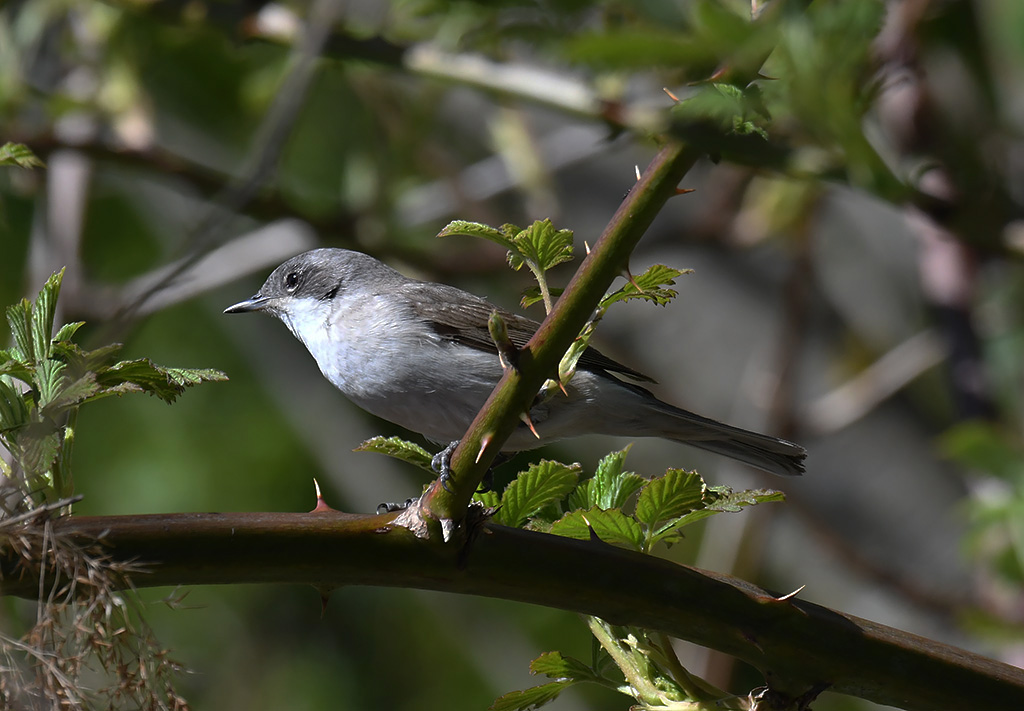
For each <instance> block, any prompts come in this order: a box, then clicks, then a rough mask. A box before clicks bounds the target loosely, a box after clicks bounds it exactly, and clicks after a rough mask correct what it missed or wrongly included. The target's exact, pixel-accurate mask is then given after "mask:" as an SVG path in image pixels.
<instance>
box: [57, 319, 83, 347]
mask: <svg viewBox="0 0 1024 711" xmlns="http://www.w3.org/2000/svg"><path fill="white" fill-rule="evenodd" d="M84 325H85V321H73V322H72V323H66V324H64V325H63V326H61V327H60V329H58V330H57V333H55V334H54V336H53V340H54V341H55V342H59V341H70V340H71V339H72V338H74V335H75V334H76V333H77V332H78V329H80V328H81V327H82V326H84Z"/></svg>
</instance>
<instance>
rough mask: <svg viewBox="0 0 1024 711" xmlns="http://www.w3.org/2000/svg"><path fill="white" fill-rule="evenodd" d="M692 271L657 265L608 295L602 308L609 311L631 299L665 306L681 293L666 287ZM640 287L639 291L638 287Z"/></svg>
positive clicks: (603, 300) (602, 301) (602, 302)
mask: <svg viewBox="0 0 1024 711" xmlns="http://www.w3.org/2000/svg"><path fill="white" fill-rule="evenodd" d="M692 272H693V270H692V269H674V268H672V267H666V266H665V265H664V264H655V265H654V266H652V267H650V268H648V269H647V271H645V272H644V273H643V274H641V275H640V276H637V277H633V281H634V282H636V284H634V283H633V282H627V283H626V284H625V285H623V286H622V288H621V289H618V290H617V291H614V292H612V293H611V294H608V295H607V296H605V297H604V298H603V299H601V308H602V309H607V308H608V307H609V306H611V305H612V304H614V303H616V302H617V301H629V300H630V299H643V300H645V301H650V302H652V303H655V304H657V305H659V306H664V305H665V304H667V303H668V302H670V301H671V300H672V299H674V298H676V296H677V295H678V293H679V292H677V291H676V290H675V289H666V288H665V287H666V286H674V285H675V283H676V282H675V279H676V278H677V277H680V276H683V275H684V274H690V273H692ZM638 286H639V287H640V288H639V289H637V287H638Z"/></svg>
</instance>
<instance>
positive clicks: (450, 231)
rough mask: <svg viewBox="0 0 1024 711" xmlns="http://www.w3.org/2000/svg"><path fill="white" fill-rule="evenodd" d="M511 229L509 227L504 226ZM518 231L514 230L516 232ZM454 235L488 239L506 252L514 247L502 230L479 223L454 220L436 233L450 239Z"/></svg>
mask: <svg viewBox="0 0 1024 711" xmlns="http://www.w3.org/2000/svg"><path fill="white" fill-rule="evenodd" d="M506 226H507V227H511V225H506ZM518 231H519V230H518V229H516V232H518ZM454 235H466V236H467V237H482V238H483V239H488V240H490V241H491V242H495V243H497V244H500V245H501V246H502V247H504V248H505V249H508V250H513V249H515V245H514V244H513V242H512V239H511V237H510V236H509V235H508V233H507V232H505V231H502V230H496V229H494V228H493V227H490V226H489V225H484V224H481V223H479V222H468V221H466V220H455V221H453V222H449V223H448V224H447V225H445V227H444V229H442V230H441V231H440V232H438V233H437V236H438V237H452V236H454Z"/></svg>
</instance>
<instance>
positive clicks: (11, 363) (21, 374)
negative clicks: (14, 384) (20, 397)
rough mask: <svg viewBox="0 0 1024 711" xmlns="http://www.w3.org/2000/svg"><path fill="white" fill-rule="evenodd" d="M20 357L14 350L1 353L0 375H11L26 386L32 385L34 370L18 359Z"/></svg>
mask: <svg viewBox="0 0 1024 711" xmlns="http://www.w3.org/2000/svg"><path fill="white" fill-rule="evenodd" d="M18 355H19V354H16V353H14V352H13V350H7V351H0V375H9V376H11V377H12V378H17V379H18V380H20V381H22V382H23V383H25V384H30V383H31V382H32V368H30V367H29V366H27V365H25V364H24V363H22V362H21V361H20V360H19V359H18V358H17V356H18Z"/></svg>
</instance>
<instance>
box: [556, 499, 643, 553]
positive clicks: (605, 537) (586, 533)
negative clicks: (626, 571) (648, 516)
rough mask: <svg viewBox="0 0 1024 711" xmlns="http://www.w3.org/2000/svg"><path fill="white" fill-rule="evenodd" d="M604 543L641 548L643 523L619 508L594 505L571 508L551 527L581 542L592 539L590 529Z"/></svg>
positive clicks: (558, 533) (559, 533)
mask: <svg viewBox="0 0 1024 711" xmlns="http://www.w3.org/2000/svg"><path fill="white" fill-rule="evenodd" d="M591 529H593V531H594V533H595V534H596V535H597V537H598V538H600V539H601V540H602V541H604V542H605V543H610V544H612V545H616V546H622V547H625V548H631V549H633V550H636V551H638V550H641V547H642V546H643V541H644V533H643V531H642V530H641V528H640V524H639V523H637V522H636V521H635V520H634V519H632V518H631V517H629V516H627V515H626V514H624V513H622V512H621V511H619V510H618V509H611V510H609V511H605V510H604V509H599V508H592V509H587V510H586V511H572V512H570V513H568V514H566V515H565V516H563V517H562V518H561V519H559V520H558V521H555V523H554V524H553V525H552V526H551V530H550V532H551V533H554V534H555V535H558V536H566V537H567V538H576V539H579V540H581V541H587V540H590V531H591Z"/></svg>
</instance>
